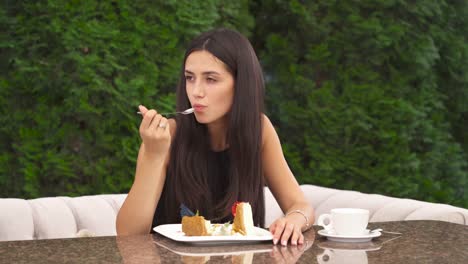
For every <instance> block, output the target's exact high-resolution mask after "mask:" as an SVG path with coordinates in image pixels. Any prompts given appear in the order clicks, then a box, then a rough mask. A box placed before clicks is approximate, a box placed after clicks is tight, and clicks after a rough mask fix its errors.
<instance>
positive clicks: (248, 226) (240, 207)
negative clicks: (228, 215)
mask: <svg viewBox="0 0 468 264" xmlns="http://www.w3.org/2000/svg"><path fill="white" fill-rule="evenodd" d="M234 206H235V212H236V213H235V215H234V223H233V224H232V230H233V231H234V232H238V233H240V234H242V235H244V236H250V235H255V230H254V224H253V217H252V207H251V206H250V204H249V203H237V204H235V205H234ZM233 211H234V210H233Z"/></svg>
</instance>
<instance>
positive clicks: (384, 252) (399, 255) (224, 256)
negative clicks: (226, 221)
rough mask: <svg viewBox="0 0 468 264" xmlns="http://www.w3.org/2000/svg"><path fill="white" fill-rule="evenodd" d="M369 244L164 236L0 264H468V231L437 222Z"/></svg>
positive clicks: (22, 253) (61, 243) (108, 241)
mask: <svg viewBox="0 0 468 264" xmlns="http://www.w3.org/2000/svg"><path fill="white" fill-rule="evenodd" d="M377 227H380V228H383V229H384V230H386V231H394V232H400V233H402V235H394V234H388V233H383V234H382V236H380V237H378V238H375V239H373V240H372V241H371V242H365V243H340V242H331V241H328V240H327V239H326V238H324V237H322V236H320V235H317V230H319V229H320V227H317V226H314V229H311V230H309V231H308V232H306V233H305V237H306V239H307V243H306V244H305V245H304V246H287V247H282V246H273V245H272V244H271V243H261V244H250V245H235V244H230V245H218V246H193V245H187V244H183V243H178V242H174V241H171V240H169V239H167V238H165V237H163V236H160V235H150V234H148V235H140V236H127V237H92V238H74V239H50V240H33V241H7V242H0V263H468V226H465V225H459V224H452V223H447V222H439V221H402V222H383V223H371V224H369V228H377Z"/></svg>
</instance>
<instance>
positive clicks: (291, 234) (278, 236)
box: [269, 214, 304, 246]
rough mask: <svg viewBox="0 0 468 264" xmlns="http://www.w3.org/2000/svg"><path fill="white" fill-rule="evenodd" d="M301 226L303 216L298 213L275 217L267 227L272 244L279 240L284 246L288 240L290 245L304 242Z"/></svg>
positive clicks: (302, 224)
mask: <svg viewBox="0 0 468 264" xmlns="http://www.w3.org/2000/svg"><path fill="white" fill-rule="evenodd" d="M303 226H304V217H303V216H302V215H300V214H290V215H288V216H284V217H281V218H278V219H276V221H275V222H273V224H271V225H270V228H269V229H270V232H271V234H272V235H273V244H275V245H276V244H277V243H278V242H281V245H283V246H286V245H287V244H288V241H289V240H290V241H291V245H302V244H303V243H304V235H302V227H303Z"/></svg>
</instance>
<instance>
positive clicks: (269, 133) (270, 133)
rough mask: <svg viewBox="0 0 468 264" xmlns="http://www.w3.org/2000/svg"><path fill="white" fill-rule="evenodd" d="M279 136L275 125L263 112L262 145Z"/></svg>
mask: <svg viewBox="0 0 468 264" xmlns="http://www.w3.org/2000/svg"><path fill="white" fill-rule="evenodd" d="M275 136H277V134H276V130H275V127H274V126H273V124H272V123H271V121H270V119H269V118H268V116H267V115H266V114H262V145H263V146H264V145H265V143H266V142H268V141H270V140H272V139H273V138H275Z"/></svg>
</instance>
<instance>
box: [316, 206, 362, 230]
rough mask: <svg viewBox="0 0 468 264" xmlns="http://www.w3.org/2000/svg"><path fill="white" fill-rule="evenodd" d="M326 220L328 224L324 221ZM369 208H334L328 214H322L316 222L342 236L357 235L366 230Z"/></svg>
mask: <svg viewBox="0 0 468 264" xmlns="http://www.w3.org/2000/svg"><path fill="white" fill-rule="evenodd" d="M327 220H328V224H325V222H326V221H327ZM368 222H369V210H366V209H359V208H335V209H332V210H331V211H330V214H322V215H320V216H319V218H318V220H317V224H318V225H320V226H323V228H325V230H326V231H328V232H334V233H336V234H337V235H342V236H359V235H363V234H365V232H366V227H367V223H368Z"/></svg>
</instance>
